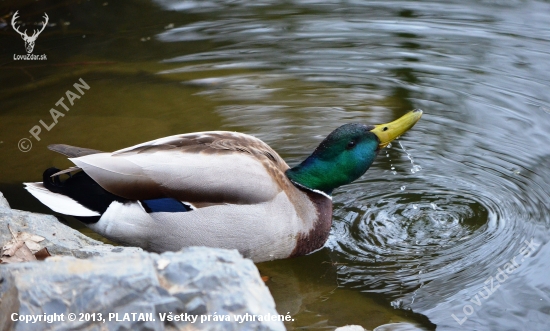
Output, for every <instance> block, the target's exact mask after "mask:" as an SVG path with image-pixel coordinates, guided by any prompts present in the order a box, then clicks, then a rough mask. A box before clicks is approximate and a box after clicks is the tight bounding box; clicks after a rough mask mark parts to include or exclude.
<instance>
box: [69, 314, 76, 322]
mask: <svg viewBox="0 0 550 331" xmlns="http://www.w3.org/2000/svg"><path fill="white" fill-rule="evenodd" d="M67 318H68V319H69V321H75V320H76V314H75V313H69V315H67Z"/></svg>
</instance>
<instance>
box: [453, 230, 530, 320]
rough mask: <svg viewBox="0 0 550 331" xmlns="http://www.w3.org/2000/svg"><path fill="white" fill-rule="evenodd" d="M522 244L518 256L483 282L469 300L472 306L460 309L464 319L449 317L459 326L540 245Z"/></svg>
mask: <svg viewBox="0 0 550 331" xmlns="http://www.w3.org/2000/svg"><path fill="white" fill-rule="evenodd" d="M524 243H525V246H522V247H521V249H520V250H519V254H518V255H516V256H514V257H513V258H512V259H510V260H509V261H507V262H506V263H504V264H503V265H502V266H501V267H499V268H498V269H497V272H496V275H495V276H494V277H493V276H490V277H489V278H487V280H486V281H485V282H484V284H485V286H483V288H482V289H481V290H479V291H478V292H477V293H476V295H475V296H473V297H472V298H471V299H470V302H471V303H472V304H471V305H470V304H466V305H464V306H463V307H462V312H463V313H464V315H465V316H464V317H462V316H460V315H461V314H459V316H456V315H455V314H451V317H452V318H454V320H455V321H456V322H457V323H458V324H459V325H462V324H464V322H466V321H467V320H468V316H470V315H472V314H473V313H474V311H475V307H476V306H477V307H481V306H482V305H483V302H485V301H486V300H487V299H489V297H490V296H491V295H492V294H493V293H495V292H496V290H497V289H498V288H499V287H500V285H501V284H503V283H504V282H505V281H506V280H507V279H508V277H509V276H508V275H510V274H512V273H513V272H514V271H516V270H517V269H518V268H519V266H520V264H521V263H522V262H523V261H525V259H526V258H528V257H530V256H531V255H532V254H533V253H534V252H535V251H536V249H537V248H538V247H539V246H540V244H537V243H535V240H534V238H531V241H528V240H525V241H524ZM460 317H462V318H460Z"/></svg>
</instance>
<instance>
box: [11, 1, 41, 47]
mask: <svg viewBox="0 0 550 331" xmlns="http://www.w3.org/2000/svg"><path fill="white" fill-rule="evenodd" d="M17 12H18V11H16V12H15V14H13V17H12V18H11V26H13V29H14V30H15V31H16V32H17V33H19V34H20V35H21V38H23V40H24V41H25V49H26V50H27V53H29V54H30V53H32V50H33V49H34V42H35V41H36V38H38V36H39V35H40V33H42V31H44V28H45V27H46V24H48V20H49V17H48V14H46V13H44V18H45V19H46V21H45V22H44V24H43V25H42V29H40V31H38V30H34V33H33V34H32V36H30V37H29V36H27V30H26V29H25V32H21V31H19V29H18V28H17V26H15V20H16V19H17Z"/></svg>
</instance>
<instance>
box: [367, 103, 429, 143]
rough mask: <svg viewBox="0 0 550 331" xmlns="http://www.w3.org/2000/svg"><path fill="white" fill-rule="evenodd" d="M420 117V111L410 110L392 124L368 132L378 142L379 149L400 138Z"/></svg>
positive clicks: (381, 125)
mask: <svg viewBox="0 0 550 331" xmlns="http://www.w3.org/2000/svg"><path fill="white" fill-rule="evenodd" d="M420 117H422V109H415V110H412V111H410V112H408V113H406V114H405V115H403V116H401V117H400V118H398V119H396V120H395V121H393V122H390V123H386V124H379V125H375V126H374V129H372V130H370V131H371V132H372V133H374V134H375V135H376V136H377V137H378V139H379V140H380V144H379V145H378V146H379V147H380V148H384V147H386V146H388V144H389V143H390V142H392V140H394V139H395V138H397V137H399V136H401V135H402V134H403V133H405V132H407V131H408V130H409V129H410V128H412V127H413V126H414V125H415V124H416V122H418V120H419V119H420Z"/></svg>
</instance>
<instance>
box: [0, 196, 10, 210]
mask: <svg viewBox="0 0 550 331" xmlns="http://www.w3.org/2000/svg"><path fill="white" fill-rule="evenodd" d="M3 208H7V209H9V208H10V204H9V203H8V200H6V198H5V197H4V194H2V192H0V209H3Z"/></svg>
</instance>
